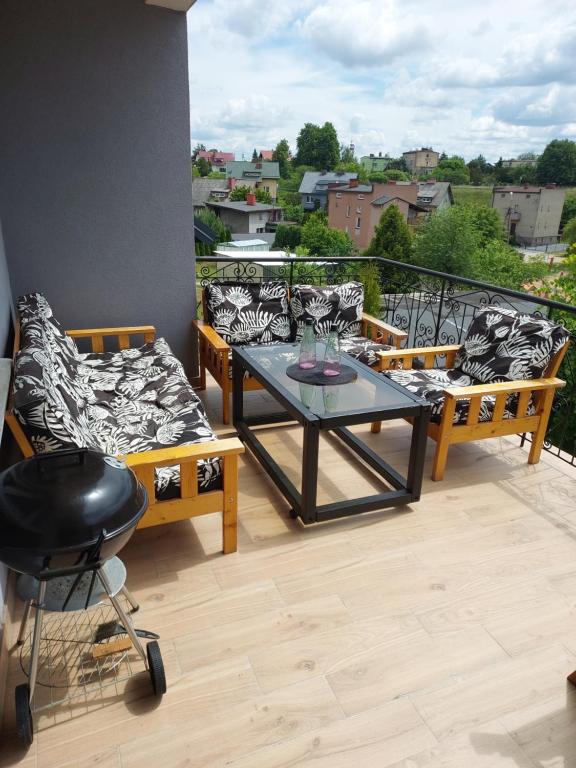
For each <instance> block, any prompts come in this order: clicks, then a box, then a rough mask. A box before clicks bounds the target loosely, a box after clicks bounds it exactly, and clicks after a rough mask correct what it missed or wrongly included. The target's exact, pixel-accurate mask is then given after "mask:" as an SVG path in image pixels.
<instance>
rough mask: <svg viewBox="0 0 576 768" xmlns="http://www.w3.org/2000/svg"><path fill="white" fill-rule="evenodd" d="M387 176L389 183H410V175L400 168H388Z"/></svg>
mask: <svg viewBox="0 0 576 768" xmlns="http://www.w3.org/2000/svg"><path fill="white" fill-rule="evenodd" d="M386 176H387V177H388V181H410V174H409V173H406V171H401V170H399V169H398V168H387V169H386Z"/></svg>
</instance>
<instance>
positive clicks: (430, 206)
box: [417, 179, 454, 211]
mask: <svg viewBox="0 0 576 768" xmlns="http://www.w3.org/2000/svg"><path fill="white" fill-rule="evenodd" d="M417 202H418V205H420V206H422V208H425V209H426V210H427V211H438V210H439V209H440V208H445V207H446V206H449V205H454V195H453V194H452V187H451V186H450V182H449V181H436V180H435V179H428V180H427V181H421V182H419V184H418V196H417Z"/></svg>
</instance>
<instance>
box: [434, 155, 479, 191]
mask: <svg viewBox="0 0 576 768" xmlns="http://www.w3.org/2000/svg"><path fill="white" fill-rule="evenodd" d="M434 175H435V177H436V178H437V179H438V181H449V182H450V183H451V184H469V183H470V170H469V169H468V166H467V165H466V163H465V162H464V159H463V158H462V157H458V155H453V156H452V157H445V158H444V159H442V160H440V162H439V163H438V166H437V168H436V170H435V171H434Z"/></svg>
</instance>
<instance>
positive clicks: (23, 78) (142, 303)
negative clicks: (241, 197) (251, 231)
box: [0, 0, 196, 373]
mask: <svg viewBox="0 0 576 768" xmlns="http://www.w3.org/2000/svg"><path fill="white" fill-rule="evenodd" d="M0 115H2V119H1V120H0V168H1V169H2V172H1V175H0V216H1V217H2V221H3V224H4V241H5V246H6V253H7V259H8V266H9V268H10V274H11V280H12V290H13V295H14V296H17V295H18V294H20V293H24V292H28V291H33V290H39V291H42V292H43V293H45V294H46V296H47V298H48V300H49V301H50V303H51V304H52V306H53V309H54V312H55V314H56V316H57V317H58V318H59V319H60V320H61V322H62V323H63V324H64V326H65V327H94V326H114V325H131V324H142V323H153V324H154V325H156V326H157V327H158V329H159V332H160V334H161V335H164V336H165V337H166V338H167V339H168V341H169V343H170V344H171V346H172V348H173V350H174V352H175V353H176V354H177V355H178V356H179V357H180V359H181V360H182V361H183V362H184V363H185V365H186V367H187V369H188V371H189V373H193V372H194V368H195V365H194V355H193V349H192V333H191V328H190V320H191V319H192V317H193V316H194V313H195V306H196V304H195V295H194V294H195V286H194V282H195V281H194V262H193V254H194V232H193V209H192V190H191V174H190V129H189V124H190V115H189V97H188V63H187V40H186V17H185V14H183V13H176V12H174V11H169V10H166V9H163V8H158V7H153V6H147V5H145V4H144V0H35V2H33V3H23V2H22V1H21V0H2V2H0Z"/></svg>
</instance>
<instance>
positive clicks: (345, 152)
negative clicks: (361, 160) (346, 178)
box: [340, 144, 358, 163]
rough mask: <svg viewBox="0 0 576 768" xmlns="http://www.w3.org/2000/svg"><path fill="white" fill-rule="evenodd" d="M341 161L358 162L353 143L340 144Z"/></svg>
mask: <svg viewBox="0 0 576 768" xmlns="http://www.w3.org/2000/svg"><path fill="white" fill-rule="evenodd" d="M340 162H341V163H358V160H357V159H356V157H355V155H354V147H353V146H352V145H350V146H347V145H346V144H340Z"/></svg>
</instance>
